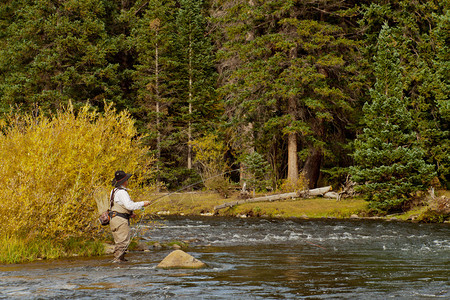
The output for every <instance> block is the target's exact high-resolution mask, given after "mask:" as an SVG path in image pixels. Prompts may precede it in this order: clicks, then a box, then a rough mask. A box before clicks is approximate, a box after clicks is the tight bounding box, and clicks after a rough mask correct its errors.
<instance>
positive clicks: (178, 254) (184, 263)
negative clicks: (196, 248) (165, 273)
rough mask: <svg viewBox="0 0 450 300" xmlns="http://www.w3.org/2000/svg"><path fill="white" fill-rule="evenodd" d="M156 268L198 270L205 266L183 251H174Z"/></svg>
mask: <svg viewBox="0 0 450 300" xmlns="http://www.w3.org/2000/svg"><path fill="white" fill-rule="evenodd" d="M156 267H157V268H163V269H199V268H204V267H206V264H205V263H203V262H201V261H200V260H198V259H196V258H195V257H193V256H192V255H190V254H187V253H186V252H184V251H183V250H175V251H172V252H171V253H170V254H169V255H167V256H166V257H165V258H164V259H163V260H162V261H161V262H160V263H159V264H158V265H157V266H156Z"/></svg>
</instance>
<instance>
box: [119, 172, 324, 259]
mask: <svg viewBox="0 0 450 300" xmlns="http://www.w3.org/2000/svg"><path fill="white" fill-rule="evenodd" d="M240 170H242V168H239V169H234V170H230V171H226V172H223V173H220V174H217V175H214V176H211V177H208V178H206V179H201V180H199V181H197V182H194V183H192V184H189V185H187V186H185V187H182V188H180V189H178V190H175V191H173V192H170V193H167V194H165V195H162V196H159V197H157V198H155V199H153V200H150V202H151V204H152V205H153V204H155V203H157V202H158V201H160V200H161V199H163V198H165V197H168V196H170V195H173V194H176V193H179V192H181V191H183V190H186V189H188V188H191V187H194V186H196V185H197V184H200V183H204V182H205V181H206V180H209V179H212V178H216V177H219V176H223V175H225V174H230V173H232V172H237V171H240ZM142 210H144V208H142ZM143 217H144V214H142V215H141V217H140V219H139V221H138V223H137V226H136V228H134V233H133V235H132V236H131V238H130V240H129V241H128V244H127V245H126V247H125V248H124V250H123V252H122V253H121V255H122V254H123V253H125V252H126V251H127V249H128V246H129V245H130V243H131V241H132V240H133V239H134V238H135V237H136V235H137V233H138V232H139V229H140V227H141V226H142V220H143ZM282 218H283V219H284V221H287V220H286V218H284V217H282ZM289 226H290V227H291V229H292V230H294V229H293V228H292V225H291V224H289ZM304 242H306V243H307V244H309V245H311V246H314V247H317V248H321V249H324V250H327V248H325V247H323V246H320V245H318V244H315V243H312V242H309V241H306V240H304Z"/></svg>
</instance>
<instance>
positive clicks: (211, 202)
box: [140, 192, 367, 218]
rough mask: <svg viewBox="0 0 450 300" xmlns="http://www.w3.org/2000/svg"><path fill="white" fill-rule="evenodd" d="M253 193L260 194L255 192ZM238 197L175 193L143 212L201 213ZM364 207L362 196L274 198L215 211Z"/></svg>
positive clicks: (277, 212) (306, 212)
mask: <svg viewBox="0 0 450 300" xmlns="http://www.w3.org/2000/svg"><path fill="white" fill-rule="evenodd" d="M255 196H256V197H258V196H262V195H255ZM157 197H161V195H159V196H158V195H154V194H153V195H144V196H142V199H140V201H142V200H149V199H150V200H151V199H155V198H157ZM236 200H239V199H238V198H237V195H232V196H231V197H229V198H223V197H221V196H220V195H218V194H217V193H208V192H198V193H177V194H171V195H168V196H166V197H163V198H160V199H158V200H157V201H156V202H155V203H154V204H153V205H151V206H150V207H149V208H147V209H146V214H150V215H152V214H153V215H154V214H158V213H161V212H164V214H171V215H200V214H202V213H213V212H214V207H215V206H217V205H220V204H223V203H226V202H233V201H236ZM365 210H367V202H366V201H364V200H363V199H362V198H352V199H343V200H341V201H336V200H335V199H326V198H322V197H318V198H313V199H295V200H282V201H273V202H255V203H246V204H241V205H238V206H234V207H232V208H227V209H222V210H220V211H219V212H218V213H219V215H223V216H236V215H249V216H269V217H305V216H306V217H309V218H320V217H335V218H346V217H350V216H351V215H352V214H358V213H360V212H363V211H365Z"/></svg>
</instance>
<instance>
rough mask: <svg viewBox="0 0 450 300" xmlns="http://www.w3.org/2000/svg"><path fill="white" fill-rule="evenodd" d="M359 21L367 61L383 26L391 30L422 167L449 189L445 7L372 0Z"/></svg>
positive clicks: (415, 0)
mask: <svg viewBox="0 0 450 300" xmlns="http://www.w3.org/2000/svg"><path fill="white" fill-rule="evenodd" d="M363 15H364V17H363V18H362V19H361V21H360V25H361V28H362V29H363V30H364V31H365V34H366V36H367V39H366V47H365V48H363V49H362V50H363V51H364V52H365V57H366V58H367V59H368V60H370V59H371V58H372V57H373V55H374V54H375V50H376V49H375V45H376V40H377V37H378V34H379V32H380V30H381V26H382V24H383V23H384V22H387V23H388V24H390V25H392V26H391V27H392V28H391V35H392V36H393V37H394V38H395V40H396V45H395V46H396V49H397V51H398V54H399V56H400V66H401V67H402V74H401V75H402V76H403V78H404V80H403V82H404V86H403V89H404V94H405V95H406V96H408V98H409V102H408V108H409V110H410V112H411V117H412V118H413V120H414V121H415V123H416V131H417V136H418V140H419V142H420V144H421V147H422V148H423V149H424V150H425V152H426V156H425V157H426V161H427V163H430V164H433V165H435V167H436V170H437V175H438V178H439V180H440V182H441V184H443V185H444V186H446V185H447V186H448V185H449V184H450V152H449V151H450V150H449V149H450V145H449V136H450V131H449V130H450V129H449V126H448V123H449V122H448V120H449V117H448V115H449V112H448V104H446V103H449V102H450V101H449V99H448V95H449V93H448V90H449V88H448V86H449V75H448V74H449V72H448V61H449V47H448V46H447V45H448V32H450V25H449V24H450V22H449V20H450V16H449V11H448V1H439V0H428V1H424V0H402V1H383V0H376V1H371V3H370V5H368V6H366V7H364V10H363ZM369 65H371V63H369ZM369 69H370V67H369ZM446 105H447V110H445V106H446Z"/></svg>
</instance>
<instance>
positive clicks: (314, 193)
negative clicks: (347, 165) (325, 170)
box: [214, 186, 331, 211]
mask: <svg viewBox="0 0 450 300" xmlns="http://www.w3.org/2000/svg"><path fill="white" fill-rule="evenodd" d="M329 191H331V186H326V187H321V188H317V189H312V190H303V191H299V192H293V193H285V194H278V195H270V196H264V197H257V198H251V199H245V200H237V201H233V202H227V203H224V204H221V205H218V206H215V207H214V210H215V211H217V210H219V209H222V208H227V207H233V206H235V205H239V204H244V203H251V202H265V201H277V200H284V199H289V198H307V197H310V196H321V195H324V194H325V193H327V192H329Z"/></svg>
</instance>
